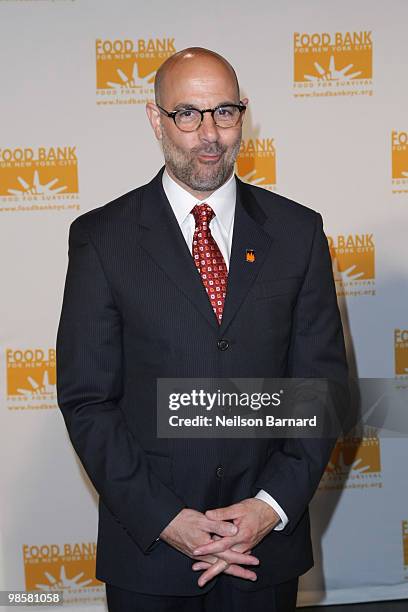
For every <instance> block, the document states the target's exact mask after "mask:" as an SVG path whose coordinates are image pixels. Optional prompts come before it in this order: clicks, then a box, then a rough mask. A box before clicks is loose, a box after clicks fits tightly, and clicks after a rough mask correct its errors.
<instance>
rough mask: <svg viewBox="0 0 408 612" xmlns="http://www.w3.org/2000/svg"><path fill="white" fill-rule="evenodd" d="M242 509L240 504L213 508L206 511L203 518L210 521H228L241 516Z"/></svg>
mask: <svg viewBox="0 0 408 612" xmlns="http://www.w3.org/2000/svg"><path fill="white" fill-rule="evenodd" d="M241 514H242V508H241V506H240V504H232V505H231V506H224V507H223V508H214V509H213V510H207V511H206V513H205V516H206V517H207V518H209V519H211V520H212V521H217V520H218V521H225V520H228V519H234V518H237V517H238V516H241Z"/></svg>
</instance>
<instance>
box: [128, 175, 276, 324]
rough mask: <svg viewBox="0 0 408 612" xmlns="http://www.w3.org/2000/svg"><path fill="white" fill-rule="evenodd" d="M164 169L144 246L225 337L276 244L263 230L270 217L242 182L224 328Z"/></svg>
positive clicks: (154, 184)
mask: <svg viewBox="0 0 408 612" xmlns="http://www.w3.org/2000/svg"><path fill="white" fill-rule="evenodd" d="M163 170H164V167H163V168H162V169H161V170H160V171H159V173H158V174H157V175H156V177H155V178H154V179H153V180H152V181H151V182H150V183H149V184H148V185H146V187H145V190H144V194H143V202H142V210H141V213H140V216H139V220H138V221H139V224H140V225H141V226H142V233H141V237H140V245H141V246H142V247H143V248H144V249H145V250H146V251H147V252H148V253H149V255H150V256H151V257H152V258H153V259H154V260H155V261H156V263H157V264H158V265H159V266H160V267H161V268H162V269H163V270H164V272H165V273H166V274H167V276H168V277H169V278H170V279H171V280H172V282H173V283H175V284H176V285H177V287H179V289H181V291H183V293H184V294H185V295H186V296H187V298H188V299H189V300H190V301H191V302H192V304H193V305H194V306H195V308H197V310H198V311H199V312H200V313H201V314H202V315H203V317H205V319H206V320H207V322H208V323H209V325H211V327H213V328H214V330H215V331H217V333H219V334H221V335H223V334H224V333H225V331H226V329H227V327H228V326H229V325H230V323H231V321H232V319H233V317H234V315H235V314H236V312H237V310H238V309H239V307H240V304H241V303H242V300H243V299H244V297H245V295H246V293H247V292H248V290H249V288H250V286H251V285H252V283H253V282H254V280H255V278H256V276H257V275H258V273H259V270H260V268H261V266H262V263H263V261H264V258H265V255H266V253H267V251H268V249H269V247H270V244H271V242H272V238H271V236H270V235H269V234H268V233H267V232H266V231H265V230H264V229H263V228H262V224H263V223H264V221H265V219H266V218H267V216H266V215H265V213H264V212H263V210H262V208H261V207H260V206H259V204H258V203H257V202H256V200H255V198H254V197H253V196H252V194H251V193H250V192H249V189H247V188H246V187H245V185H244V183H242V182H241V181H240V180H239V179H237V201H236V207H235V217H234V228H233V238H232V246H231V257H230V266H229V274H228V285H227V296H226V299H225V304H224V312H223V317H222V323H221V326H220V325H219V324H218V322H217V319H216V317H215V314H214V312H213V309H212V306H211V303H210V300H209V298H208V295H207V292H206V290H205V288H204V285H203V283H202V280H201V277H200V275H199V273H198V271H197V268H196V266H195V264H194V260H193V258H192V256H191V253H190V250H189V248H188V246H187V244H186V241H185V239H184V236H183V234H182V231H181V229H180V226H179V224H178V222H177V219H176V217H175V215H174V213H173V210H172V208H171V205H170V203H169V201H168V199H167V197H166V194H165V192H164V189H163V185H162V174H163ZM246 249H253V250H254V252H255V261H254V262H253V263H250V262H247V261H246V258H245V252H246Z"/></svg>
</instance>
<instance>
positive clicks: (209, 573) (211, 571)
mask: <svg viewBox="0 0 408 612" xmlns="http://www.w3.org/2000/svg"><path fill="white" fill-rule="evenodd" d="M227 567H228V563H227V562H226V561H224V560H223V559H219V560H218V561H216V562H215V563H214V564H213V565H212V566H211V567H209V568H208V569H206V570H205V572H204V573H203V574H201V576H200V577H199V579H198V586H200V587H203V586H204V585H205V584H207V582H209V581H210V580H211V579H212V578H214V577H215V576H217V575H218V574H221V573H222V572H223V571H224V570H225V569H226V568H227Z"/></svg>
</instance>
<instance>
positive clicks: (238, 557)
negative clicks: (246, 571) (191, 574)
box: [197, 549, 259, 565]
mask: <svg viewBox="0 0 408 612" xmlns="http://www.w3.org/2000/svg"><path fill="white" fill-rule="evenodd" d="M217 559H224V560H225V561H227V563H237V564H238V565H259V559H258V558H257V557H255V556H253V555H247V554H242V553H238V552H235V551H232V550H231V549H229V550H226V551H225V552H223V553H219V554H218V555H200V556H199V557H197V561H206V562H208V563H214V562H215V561H217Z"/></svg>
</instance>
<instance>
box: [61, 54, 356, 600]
mask: <svg viewBox="0 0 408 612" xmlns="http://www.w3.org/2000/svg"><path fill="white" fill-rule="evenodd" d="M247 104H248V100H247V99H246V98H244V99H241V97H240V91H239V85H238V80H237V76H236V74H235V71H234V69H233V68H232V66H231V65H230V64H229V63H228V62H227V61H226V60H225V59H224V58H223V57H221V56H220V55H218V54H217V53H215V52H213V51H209V50H206V49H202V48H189V49H185V50H183V51H180V52H178V53H176V54H175V55H173V56H172V57H170V58H169V59H168V60H166V61H165V62H164V63H163V65H162V66H161V67H160V69H159V70H158V72H157V76H156V80H155V103H153V102H149V103H148V104H147V105H146V111H147V116H148V119H149V121H150V124H151V126H152V128H153V132H154V134H155V137H156V138H157V140H158V141H159V142H160V143H161V146H162V150H163V155H164V160H165V166H164V167H162V168H161V169H160V171H159V172H158V174H157V175H156V176H155V177H154V178H153V179H152V180H151V181H150V182H149V183H148V184H146V185H143V186H142V187H138V188H136V189H134V190H132V191H130V192H129V193H126V194H124V195H122V196H121V197H119V198H117V199H116V200H114V201H113V202H110V203H108V204H106V205H105V206H102V207H100V208H97V209H95V210H92V211H90V212H88V213H86V214H83V215H81V216H80V217H78V218H77V219H76V220H75V221H74V222H73V223H72V224H71V227H70V235H69V265H68V271H67V278H66V284H65V291H64V300H63V307H62V313H61V319H60V324H59V328H58V337H57V369H58V371H57V390H58V400H59V406H60V408H61V411H62V414H63V416H64V419H65V423H66V426H67V429H68V431H69V435H70V438H71V441H72V444H73V446H74V448H75V450H76V452H77V454H78V456H79V458H80V460H81V462H82V464H83V465H84V468H85V470H86V471H87V473H88V475H89V477H90V479H91V481H92V483H93V484H94V486H95V488H96V490H97V492H98V493H99V496H100V497H99V530H98V546H97V562H96V577H97V578H99V579H100V580H102V581H104V582H105V583H106V593H107V601H108V606H109V610H110V612H130V611H132V612H133V611H136V610H151V611H153V610H154V611H155V612H158V611H161V610H163V611H164V610H166V611H168V610H176V609H177V610H178V612H181V611H182V610H186V611H189V612H194V611H196V610H197V611H198V610H212V611H217V610H220V611H221V610H222V612H229V611H232V610H234V611H240V610H247V609H249V608H251V610H252V611H253V612H255V611H257V610H262V611H263V612H264V611H270V612H290V611H291V610H294V609H295V606H296V596H297V587H298V577H299V576H300V575H301V574H303V573H304V572H306V571H307V570H308V569H310V568H311V567H312V565H313V557H312V548H311V542H310V527H309V513H308V504H309V502H310V499H311V498H312V496H313V494H314V492H315V490H316V488H317V485H318V483H319V480H320V477H321V475H322V473H323V470H324V468H325V466H326V464H327V461H328V459H329V456H330V452H331V448H332V444H333V441H328V440H317V439H313V440H310V439H303V440H295V439H286V440H284V439H262V438H256V439H252V438H251V439H246V440H237V439H223V440H212V439H211V440H209V439H167V438H158V437H157V432H156V383H157V379H158V378H178V377H180V378H197V377H203V378H223V377H232V378H236V377H242V378H248V377H257V378H261V377H268V378H272V377H276V378H283V377H297V378H301V377H302V378H308V377H310V378H328V379H331V380H335V381H339V382H340V383H344V382H345V381H346V379H347V365H346V359H345V350H344V340H343V334H342V327H341V322H340V316H339V311H338V308H337V301H336V295H335V290H334V283H333V278H332V271H331V263H330V256H329V251H328V247H327V241H326V238H325V236H324V233H323V229H322V219H321V216H320V215H319V214H318V213H316V212H314V211H312V210H311V209H309V208H306V207H304V206H301V205H300V204H297V203H295V202H292V201H290V200H288V199H285V198H283V197H282V196H279V195H276V194H273V193H271V192H268V191H266V190H263V189H261V188H258V187H255V186H252V185H246V184H244V183H243V182H241V181H240V180H239V179H238V178H237V177H236V176H235V174H234V163H235V160H236V157H237V154H238V151H239V148H240V143H241V137H242V123H243V120H244V116H245V110H246V107H247ZM248 249H249V251H250V252H251V253H252V258H251V257H250V258H248V257H247V253H248Z"/></svg>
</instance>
